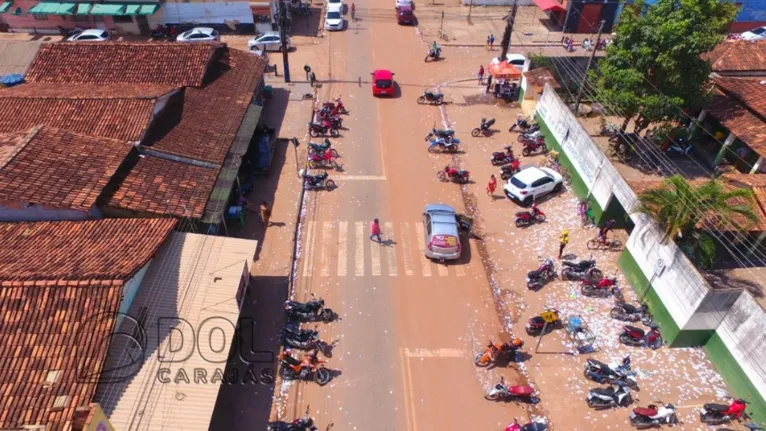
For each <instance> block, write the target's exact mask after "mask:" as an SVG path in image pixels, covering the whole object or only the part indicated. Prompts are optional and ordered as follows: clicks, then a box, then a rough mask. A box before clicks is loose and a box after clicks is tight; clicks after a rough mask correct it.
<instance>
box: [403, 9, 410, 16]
mask: <svg viewBox="0 0 766 431" xmlns="http://www.w3.org/2000/svg"><path fill="white" fill-rule="evenodd" d="M402 15H404V16H410V15H412V11H411V10H403V11H402Z"/></svg>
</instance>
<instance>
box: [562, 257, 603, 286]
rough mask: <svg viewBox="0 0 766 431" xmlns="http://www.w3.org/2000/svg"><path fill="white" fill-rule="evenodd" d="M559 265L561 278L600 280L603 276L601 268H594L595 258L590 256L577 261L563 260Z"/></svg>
mask: <svg viewBox="0 0 766 431" xmlns="http://www.w3.org/2000/svg"><path fill="white" fill-rule="evenodd" d="M561 266H562V268H561V278H562V279H564V280H578V281H583V280H585V279H591V280H600V279H601V277H602V276H603V274H602V273H601V270H600V269H598V268H596V260H595V259H593V258H592V257H591V258H590V259H586V260H581V261H579V262H572V261H570V260H564V261H562V262H561Z"/></svg>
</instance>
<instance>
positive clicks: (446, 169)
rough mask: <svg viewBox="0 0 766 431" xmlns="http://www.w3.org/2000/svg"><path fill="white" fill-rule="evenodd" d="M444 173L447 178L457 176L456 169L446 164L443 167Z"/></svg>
mask: <svg viewBox="0 0 766 431" xmlns="http://www.w3.org/2000/svg"><path fill="white" fill-rule="evenodd" d="M444 173H445V174H446V175H447V178H454V177H455V176H457V174H458V170H457V169H455V168H452V167H450V166H449V165H447V166H445V167H444Z"/></svg>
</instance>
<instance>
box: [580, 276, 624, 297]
mask: <svg viewBox="0 0 766 431" xmlns="http://www.w3.org/2000/svg"><path fill="white" fill-rule="evenodd" d="M580 293H582V294H583V296H589V297H591V298H606V297H608V296H609V295H614V296H619V293H620V289H619V288H618V287H617V278H616V277H602V278H601V280H599V281H597V282H593V281H591V280H590V279H587V278H586V279H585V280H583V282H582V285H580Z"/></svg>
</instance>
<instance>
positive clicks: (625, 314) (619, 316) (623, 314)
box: [609, 302, 652, 326]
mask: <svg viewBox="0 0 766 431" xmlns="http://www.w3.org/2000/svg"><path fill="white" fill-rule="evenodd" d="M609 315H610V316H612V319H616V320H622V321H623V322H638V321H641V323H643V324H644V325H647V326H649V324H650V323H652V314H651V313H650V312H649V307H648V306H647V305H646V304H641V305H639V306H638V307H636V306H635V305H633V304H628V303H627V302H616V303H615V304H614V308H612V311H610V312H609Z"/></svg>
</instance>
